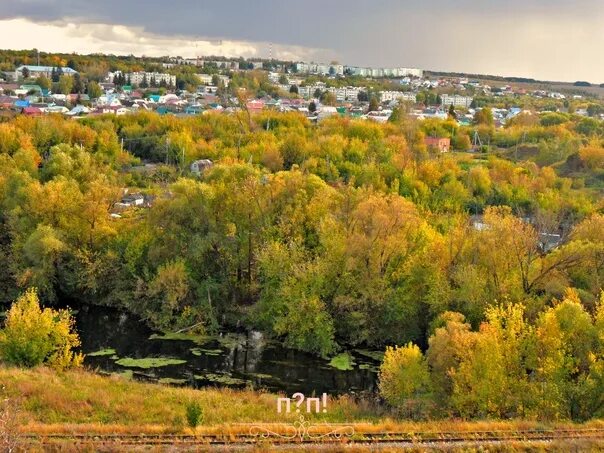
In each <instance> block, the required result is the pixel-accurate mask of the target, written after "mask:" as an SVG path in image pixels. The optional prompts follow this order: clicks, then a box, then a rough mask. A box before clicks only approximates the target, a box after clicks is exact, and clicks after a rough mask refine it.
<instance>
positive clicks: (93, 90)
mask: <svg viewBox="0 0 604 453" xmlns="http://www.w3.org/2000/svg"><path fill="white" fill-rule="evenodd" d="M87 92H88V96H90V99H98V98H99V97H101V95H102V94H103V90H102V89H101V86H100V85H99V84H98V83H97V82H89V83H88V89H87Z"/></svg>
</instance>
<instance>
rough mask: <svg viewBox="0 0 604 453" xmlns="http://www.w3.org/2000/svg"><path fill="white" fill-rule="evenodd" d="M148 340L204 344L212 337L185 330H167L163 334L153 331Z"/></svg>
mask: <svg viewBox="0 0 604 453" xmlns="http://www.w3.org/2000/svg"><path fill="white" fill-rule="evenodd" d="M149 340H172V341H192V342H193V343H197V344H204V343H207V342H208V341H211V340H212V337H208V336H206V335H194V334H189V333H185V332H181V333H176V332H168V333H163V334H157V333H154V334H153V335H151V336H150V337H149Z"/></svg>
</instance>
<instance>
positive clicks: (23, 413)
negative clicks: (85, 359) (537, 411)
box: [0, 367, 604, 434]
mask: <svg viewBox="0 0 604 453" xmlns="http://www.w3.org/2000/svg"><path fill="white" fill-rule="evenodd" d="M0 383H1V385H2V386H4V390H3V391H2V390H0V393H2V394H3V395H2V396H6V395H8V396H9V397H10V398H12V399H15V400H16V401H18V404H19V407H20V412H19V418H20V422H21V425H22V428H21V429H22V430H23V431H28V432H40V433H53V432H56V433H63V432H94V433H106V432H118V433H119V432H145V433H152V432H178V431H182V430H183V429H184V415H185V408H186V404H187V402H188V401H191V400H196V401H197V402H199V404H200V405H201V406H202V408H203V412H204V419H203V426H202V427H200V428H199V429H198V432H200V433H202V432H217V433H224V434H228V433H235V432H246V431H247V429H248V428H249V425H248V427H245V426H241V425H236V424H237V423H248V424H249V423H260V422H264V423H292V422H293V421H294V420H295V419H297V416H296V415H295V414H289V415H284V414H278V413H277V411H276V398H277V396H276V395H272V394H269V393H262V392H254V391H235V390H227V389H204V390H194V389H190V388H177V387H169V386H163V385H159V384H148V383H140V382H135V381H130V380H127V379H124V378H121V377H105V376H100V375H97V374H93V373H90V372H86V371H68V372H64V373H56V372H54V371H51V370H49V369H46V368H38V369H33V370H23V369H16V368H6V367H0ZM310 418H312V419H314V421H316V422H318V421H328V422H341V423H354V424H355V426H356V430H357V432H363V431H364V432H375V431H398V432H401V431H402V432H418V431H464V430H481V431H482V430H505V429H530V428H535V427H540V428H547V427H553V426H554V425H551V424H541V423H536V422H531V421H511V422H497V421H488V422H461V421H441V422H423V423H416V422H404V421H396V420H394V419H392V418H388V417H386V416H385V415H384V414H381V416H380V414H378V413H377V412H376V410H375V408H373V410H372V408H371V407H370V406H369V405H365V404H357V403H354V402H352V401H351V400H350V399H349V398H346V397H343V398H340V399H337V400H330V401H329V403H328V413H327V414H325V415H317V416H311V417H310ZM227 425H228V426H227ZM555 426H562V424H557V425H555ZM564 426H572V425H571V424H564ZM589 426H591V427H604V422H597V421H596V422H591V423H590V424H589ZM184 431H187V430H186V429H184Z"/></svg>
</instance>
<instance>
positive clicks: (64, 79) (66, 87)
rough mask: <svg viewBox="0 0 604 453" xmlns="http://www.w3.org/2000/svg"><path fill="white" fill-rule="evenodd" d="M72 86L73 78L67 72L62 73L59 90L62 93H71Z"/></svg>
mask: <svg viewBox="0 0 604 453" xmlns="http://www.w3.org/2000/svg"><path fill="white" fill-rule="evenodd" d="M72 88H73V79H72V78H71V76H68V75H67V74H64V75H62V76H61V77H60V78H59V91H60V92H61V93H62V94H70V93H71V89H72Z"/></svg>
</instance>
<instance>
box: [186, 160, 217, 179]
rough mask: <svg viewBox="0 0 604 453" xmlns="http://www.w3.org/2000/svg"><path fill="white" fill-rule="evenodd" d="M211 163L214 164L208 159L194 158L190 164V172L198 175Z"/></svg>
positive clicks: (210, 165)
mask: <svg viewBox="0 0 604 453" xmlns="http://www.w3.org/2000/svg"><path fill="white" fill-rule="evenodd" d="M212 165H214V163H213V162H212V161H211V160H210V159H201V160H196V161H195V162H193V163H192V164H191V173H193V174H195V175H198V176H199V175H201V173H203V172H204V170H206V169H208V168H210V167H212Z"/></svg>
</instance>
